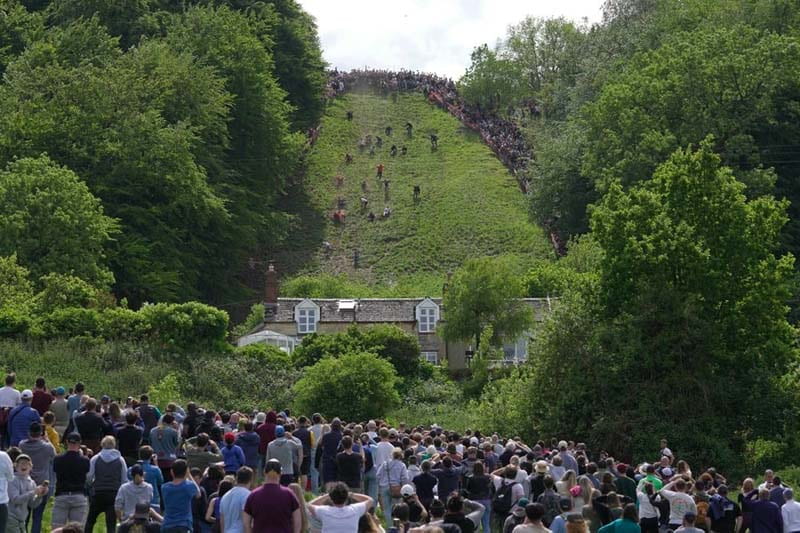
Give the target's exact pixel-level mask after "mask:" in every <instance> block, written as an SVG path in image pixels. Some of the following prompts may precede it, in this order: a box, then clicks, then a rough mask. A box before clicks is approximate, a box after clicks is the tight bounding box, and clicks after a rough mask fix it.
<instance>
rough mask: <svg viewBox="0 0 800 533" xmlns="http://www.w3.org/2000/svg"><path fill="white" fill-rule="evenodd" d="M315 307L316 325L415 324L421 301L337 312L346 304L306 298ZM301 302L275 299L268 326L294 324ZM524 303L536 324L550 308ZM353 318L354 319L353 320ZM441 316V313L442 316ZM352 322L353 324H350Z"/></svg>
mask: <svg viewBox="0 0 800 533" xmlns="http://www.w3.org/2000/svg"><path fill="white" fill-rule="evenodd" d="M309 299H310V300H311V301H313V302H314V303H315V304H317V305H318V306H319V314H320V316H319V321H320V322H348V323H349V322H354V321H355V322H359V323H380V322H387V323H396V322H415V321H416V314H415V310H416V307H417V305H419V304H420V303H421V302H422V301H423V300H425V298H360V299H356V300H355V303H356V305H355V309H353V310H349V309H342V310H341V311H340V310H339V303H340V302H341V301H346V300H343V299H338V298H309ZM304 300H305V298H278V308H277V311H276V313H275V315H274V317H268V318H267V323H270V322H294V320H295V319H294V308H295V306H296V305H297V304H299V303H300V302H302V301H304ZM431 301H433V302H434V303H435V304H436V305H439V306H441V305H442V299H441V298H431ZM525 302H526V303H527V304H528V305H530V306H531V307H532V308H533V311H534V317H535V318H536V319H537V320H540V319H541V317H542V315H543V313H544V312H546V311H547V310H548V309H549V307H550V301H549V300H548V299H547V298H525ZM354 314H355V317H354ZM442 314H443V315H444V313H442ZM354 318H355V320H354Z"/></svg>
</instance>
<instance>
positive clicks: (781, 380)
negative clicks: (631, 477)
mask: <svg viewBox="0 0 800 533" xmlns="http://www.w3.org/2000/svg"><path fill="white" fill-rule="evenodd" d="M799 74H800V4H798V3H797V2H794V1H790V0H719V1H713V2H712V1H707V0H609V1H607V2H606V3H605V6H604V18H603V20H602V21H601V22H600V23H597V24H594V25H591V26H589V25H581V24H575V23H572V22H569V21H567V20H563V19H549V20H540V19H533V18H529V19H526V20H523V21H522V22H520V23H519V24H517V25H515V26H512V27H511V28H510V29H509V32H508V35H507V37H506V38H505V39H503V40H502V41H501V42H500V43H499V44H498V45H497V46H496V47H494V48H490V47H488V46H485V45H484V46H481V47H478V48H476V49H475V51H474V53H473V55H472V64H471V66H470V67H469V69H468V71H467V73H466V75H465V76H464V77H463V78H462V80H461V81H460V89H461V91H462V94H463V95H464V96H465V97H466V98H467V99H469V100H470V101H472V102H473V103H479V104H480V105H481V106H482V107H484V108H490V109H493V110H494V111H495V112H496V113H499V114H502V115H507V116H510V117H512V118H513V119H514V120H516V121H518V122H519V123H520V124H521V125H522V126H523V127H524V129H525V131H526V134H527V135H528V136H529V137H530V141H531V143H532V146H533V147H534V151H535V155H536V161H535V164H534V165H533V166H532V168H531V174H530V176H529V179H530V181H531V186H530V194H529V197H530V204H531V213H532V216H533V217H534V218H535V219H536V220H537V221H538V222H540V223H543V224H548V225H550V226H551V227H555V228H557V229H558V231H560V232H561V233H562V235H563V236H564V238H565V239H569V243H570V246H569V250H568V253H567V255H566V257H564V258H562V259H561V260H559V261H558V262H556V263H555V264H544V263H542V264H539V265H534V266H533V268H531V270H530V273H529V275H528V277H527V281H526V282H527V285H528V294H529V296H554V295H558V296H560V297H561V298H560V301H559V304H558V307H557V309H556V311H555V312H554V313H553V315H552V316H551V317H549V318H548V319H547V320H546V321H545V322H544V324H543V325H542V327H541V328H540V329H539V330H538V331H537V332H536V337H535V339H534V341H533V344H532V347H531V353H530V355H529V358H530V360H531V364H530V365H528V367H527V368H526V370H525V372H523V373H522V376H521V377H519V376H518V377H515V378H513V379H511V380H510V381H507V380H502V381H500V382H498V383H497V384H495V385H492V386H490V388H489V389H487V392H486V393H485V394H486V401H489V404H490V405H491V406H492V407H493V410H494V411H495V412H503V413H520V417H519V418H518V420H517V425H520V426H522V425H525V426H527V427H528V428H529V431H531V432H533V433H537V434H540V435H549V434H552V433H557V434H559V435H581V436H582V437H585V438H586V439H587V442H591V443H592V444H593V445H594V446H595V447H599V448H605V449H608V450H610V451H612V453H615V454H619V456H625V457H631V456H637V455H639V454H642V453H650V454H652V453H653V452H654V451H655V450H656V446H657V442H656V441H655V439H656V438H659V437H662V436H663V437H668V438H670V442H671V443H672V442H675V443H676V445H679V446H680V448H681V453H682V454H684V455H686V456H687V457H690V458H692V459H693V460H695V461H697V462H698V463H700V464H703V465H714V464H715V465H722V464H725V465H733V464H736V463H741V461H740V458H741V457H746V458H747V459H746V462H747V464H748V466H749V467H754V468H757V467H763V465H764V464H772V465H781V464H788V463H790V462H794V461H795V459H794V458H793V457H791V455H790V453H789V451H790V450H791V449H792V448H793V447H794V446H796V445H797V443H798V442H800V428H798V426H797V425H796V422H795V420H797V415H798V412H797V408H796V405H797V403H796V399H797V398H798V397H800V396H799V395H798V393H799V389H798V379H797V368H798V367H799V366H798V361H799V360H798V352H797V348H796V346H797V330H796V328H795V327H794V326H793V325H792V324H791V322H790V320H789V307H790V305H791V304H792V303H793V302H794V301H795V300H796V294H797V271H796V266H795V262H794V255H796V254H797V251H798V250H800V189H798V179H797V177H798V172H799V171H800V157H798V154H800V128H798V124H800V121H799V120H798V118H800V116H799V115H800V75H799ZM520 390H523V391H524V393H520V392H519V391H520ZM506 391H513V396H512V394H511V393H510V392H506ZM678 443H679V444H678Z"/></svg>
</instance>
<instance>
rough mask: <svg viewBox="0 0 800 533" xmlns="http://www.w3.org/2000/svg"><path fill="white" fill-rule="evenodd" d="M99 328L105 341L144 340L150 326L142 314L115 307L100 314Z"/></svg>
mask: <svg viewBox="0 0 800 533" xmlns="http://www.w3.org/2000/svg"><path fill="white" fill-rule="evenodd" d="M98 327H99V332H100V336H102V337H103V338H104V339H108V340H114V339H126V340H144V339H145V338H146V337H147V333H148V331H149V328H150V325H149V324H148V323H147V319H146V318H145V317H144V316H142V314H141V313H137V312H136V311H132V310H131V309H125V308H124V307H114V308H111V309H104V310H103V311H101V312H100V314H99V324H98Z"/></svg>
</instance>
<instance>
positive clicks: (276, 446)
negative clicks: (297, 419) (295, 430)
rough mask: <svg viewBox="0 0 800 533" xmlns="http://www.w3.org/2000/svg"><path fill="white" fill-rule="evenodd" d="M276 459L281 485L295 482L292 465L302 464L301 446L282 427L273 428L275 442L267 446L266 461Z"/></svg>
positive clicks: (295, 477)
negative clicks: (278, 464) (279, 470)
mask: <svg viewBox="0 0 800 533" xmlns="http://www.w3.org/2000/svg"><path fill="white" fill-rule="evenodd" d="M269 459H277V460H278V461H280V463H281V485H284V486H288V485H289V484H290V483H296V482H297V474H298V472H295V470H294V465H296V464H297V465H299V464H302V463H303V445H302V444H301V443H300V441H298V440H297V439H294V438H292V436H291V435H289V434H288V433H286V428H284V427H283V426H275V440H273V441H272V442H270V443H269V445H267V460H269Z"/></svg>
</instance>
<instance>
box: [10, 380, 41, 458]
mask: <svg viewBox="0 0 800 533" xmlns="http://www.w3.org/2000/svg"><path fill="white" fill-rule="evenodd" d="M32 400H33V392H31V390H30V389H25V390H24V391H22V394H20V402H21V403H20V404H19V405H18V406H16V407H15V408H13V409H12V410H11V412H10V413H8V426H7V427H8V433H9V438H10V441H11V446H19V443H20V442H21V441H23V440H25V439H27V438H28V429H30V427H31V424H33V423H34V422H41V421H42V417H40V416H39V412H38V411H37V410H36V409H34V408H33V407H31V401H32Z"/></svg>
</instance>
